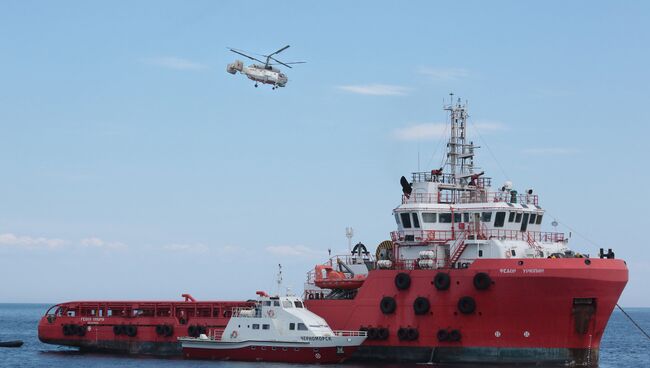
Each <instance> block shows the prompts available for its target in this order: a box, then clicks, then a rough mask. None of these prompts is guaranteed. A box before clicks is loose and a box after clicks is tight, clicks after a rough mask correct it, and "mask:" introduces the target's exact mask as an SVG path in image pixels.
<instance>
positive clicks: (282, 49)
mask: <svg viewBox="0 0 650 368" xmlns="http://www.w3.org/2000/svg"><path fill="white" fill-rule="evenodd" d="M288 48H289V45H286V46H285V47H283V48H281V49H280V50H278V51H276V52H274V53H272V54H269V55H266V56H267V57H271V56H273V55H275V54H279V53H281V52H282V51H284V50H286V49H288ZM272 59H273V58H272ZM273 60H275V59H273ZM276 61H277V60H276Z"/></svg>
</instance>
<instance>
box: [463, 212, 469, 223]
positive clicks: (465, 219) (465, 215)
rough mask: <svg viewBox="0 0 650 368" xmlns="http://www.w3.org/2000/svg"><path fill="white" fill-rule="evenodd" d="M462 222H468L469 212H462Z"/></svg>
mask: <svg viewBox="0 0 650 368" xmlns="http://www.w3.org/2000/svg"><path fill="white" fill-rule="evenodd" d="M463 222H469V213H468V212H465V213H463Z"/></svg>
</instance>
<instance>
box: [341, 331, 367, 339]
mask: <svg viewBox="0 0 650 368" xmlns="http://www.w3.org/2000/svg"><path fill="white" fill-rule="evenodd" d="M333 332H334V335H336V336H342V337H346V336H368V332H367V331H346V330H340V331H333Z"/></svg>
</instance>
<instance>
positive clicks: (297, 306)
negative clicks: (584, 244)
mask: <svg viewBox="0 0 650 368" xmlns="http://www.w3.org/2000/svg"><path fill="white" fill-rule="evenodd" d="M293 304H294V305H295V306H296V308H302V302H300V301H297V300H296V301H295V302H293Z"/></svg>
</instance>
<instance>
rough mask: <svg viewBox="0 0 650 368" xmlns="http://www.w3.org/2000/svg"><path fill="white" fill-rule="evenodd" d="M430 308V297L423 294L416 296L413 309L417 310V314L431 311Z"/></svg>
mask: <svg viewBox="0 0 650 368" xmlns="http://www.w3.org/2000/svg"><path fill="white" fill-rule="evenodd" d="M430 308H431V304H430V303H429V299H427V298H425V297H422V296H419V297H417V298H415V301H414V302H413V310H414V311H415V314H417V315H422V314H426V313H427V312H429V309H430Z"/></svg>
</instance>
